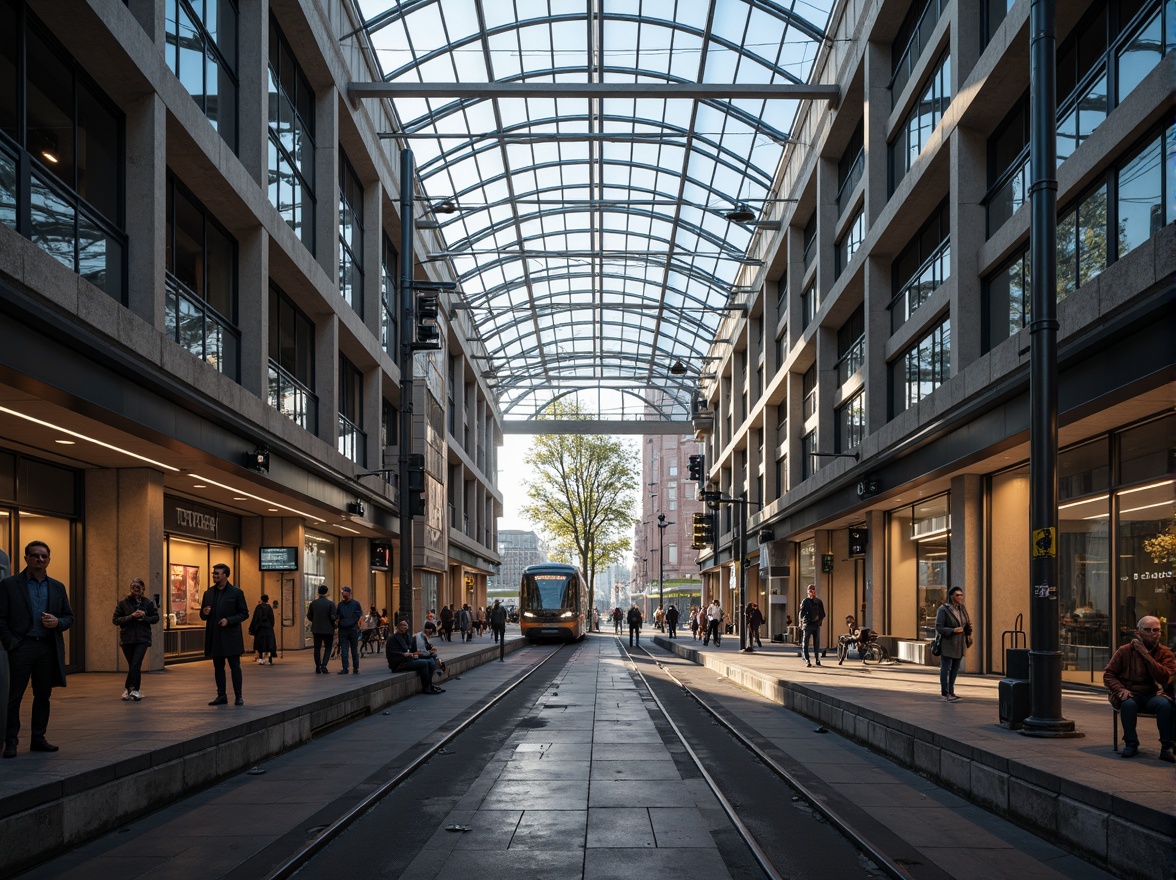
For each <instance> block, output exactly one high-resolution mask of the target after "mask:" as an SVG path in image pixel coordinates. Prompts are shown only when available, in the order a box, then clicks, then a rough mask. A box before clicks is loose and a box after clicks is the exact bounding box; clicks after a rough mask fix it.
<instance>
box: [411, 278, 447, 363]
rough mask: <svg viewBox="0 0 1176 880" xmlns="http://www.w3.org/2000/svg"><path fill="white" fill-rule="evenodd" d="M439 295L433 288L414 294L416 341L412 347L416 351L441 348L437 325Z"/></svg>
mask: <svg viewBox="0 0 1176 880" xmlns="http://www.w3.org/2000/svg"><path fill="white" fill-rule="evenodd" d="M439 297H440V294H439V293H438V292H437V291H435V290H425V291H421V292H419V293H417V295H416V342H415V343H413V348H415V349H417V350H418V351H428V350H430V349H439V348H441V330H440V329H439V328H438V327H437V316H438V315H439V314H440V306H439V304H438V299H439Z"/></svg>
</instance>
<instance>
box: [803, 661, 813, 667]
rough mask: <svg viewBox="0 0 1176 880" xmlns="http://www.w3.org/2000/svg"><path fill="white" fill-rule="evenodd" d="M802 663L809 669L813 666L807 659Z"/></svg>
mask: <svg viewBox="0 0 1176 880" xmlns="http://www.w3.org/2000/svg"><path fill="white" fill-rule="evenodd" d="M804 665H805V666H807V667H808V668H809V669H812V668H813V664H811V663H809V662H808V661H807V660H806V661H804Z"/></svg>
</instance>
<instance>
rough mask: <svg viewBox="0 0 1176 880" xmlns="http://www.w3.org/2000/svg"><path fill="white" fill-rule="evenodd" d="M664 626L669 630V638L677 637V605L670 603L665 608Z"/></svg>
mask: <svg viewBox="0 0 1176 880" xmlns="http://www.w3.org/2000/svg"><path fill="white" fill-rule="evenodd" d="M666 627H667V628H668V629H669V631H670V638H671V639H674V638H677V637H678V606H677V605H671V606H670V607H669V608H667V609H666Z"/></svg>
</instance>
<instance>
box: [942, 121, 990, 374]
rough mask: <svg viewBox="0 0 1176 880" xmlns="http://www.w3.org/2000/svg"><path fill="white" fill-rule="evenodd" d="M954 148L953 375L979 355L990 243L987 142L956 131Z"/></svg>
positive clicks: (951, 203) (951, 206)
mask: <svg viewBox="0 0 1176 880" xmlns="http://www.w3.org/2000/svg"><path fill="white" fill-rule="evenodd" d="M948 146H949V149H950V150H951V172H950V173H951V194H950V201H949V205H948V212H949V214H950V218H951V219H950V223H951V280H952V283H953V284H954V286H953V288H952V293H951V312H950V314H951V374H952V375H953V376H955V375H958V374H959V373H960V371H961V370H963V369H964V368H965V367H967V366H968V365H969V364H971V363H973V362H974V361H975V360H977V359H978V358H979V357H980V354H981V346H980V343H981V338H980V328H981V326H982V324H983V318H984V304H983V297H982V296H981V294H980V287H981V284H980V276H979V264H978V261H977V255H978V254H979V253H980V250H981V248H982V247H983V245H984V242H985V239H986V233H987V229H986V225H987V218H986V215H985V210H984V205H983V204H982V202H983V199H984V193H985V191H986V188H987V177H986V170H985V169H986V168H987V149H988V144H987V139H986V138H985V136H984V134H983V133H982V132H979V131H976V130H974V129H968V128H956V130H955V131H954V132H953V133H952V135H951V140H950V142H949V144H948Z"/></svg>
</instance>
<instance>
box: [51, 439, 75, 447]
mask: <svg viewBox="0 0 1176 880" xmlns="http://www.w3.org/2000/svg"><path fill="white" fill-rule="evenodd" d="M53 442H54V443H60V444H61V445H62V446H76V445H77V443H76V442H75V441H73V440H54V441H53Z"/></svg>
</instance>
